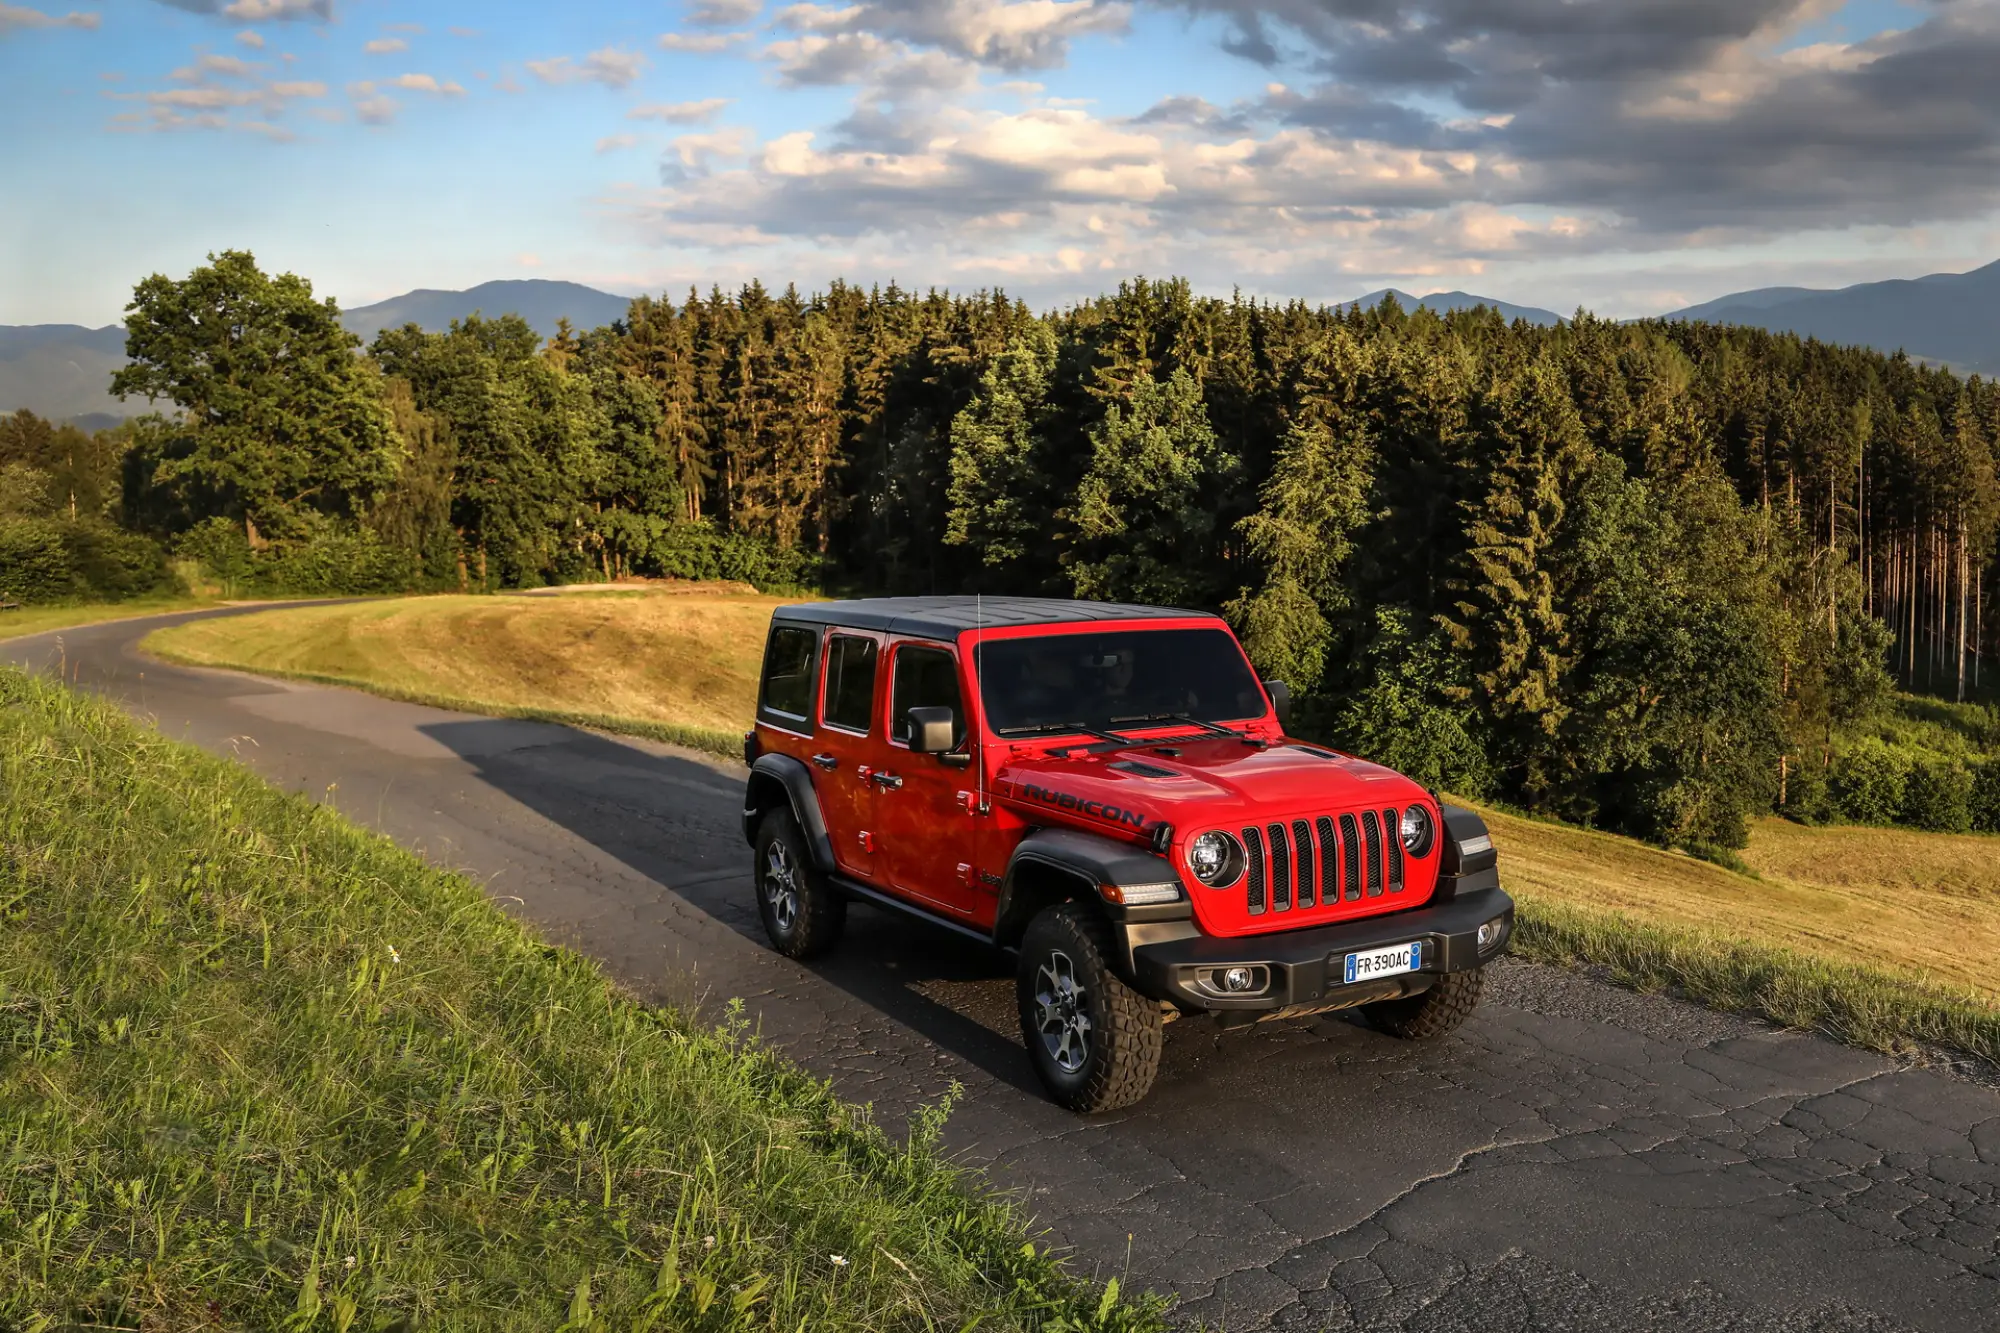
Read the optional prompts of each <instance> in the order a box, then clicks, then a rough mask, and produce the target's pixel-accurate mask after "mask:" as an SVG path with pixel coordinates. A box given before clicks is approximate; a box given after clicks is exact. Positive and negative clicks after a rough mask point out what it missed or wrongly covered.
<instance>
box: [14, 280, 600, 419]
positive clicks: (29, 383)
mask: <svg viewBox="0 0 2000 1333" xmlns="http://www.w3.org/2000/svg"><path fill="white" fill-rule="evenodd" d="M631 304H632V298H631V297H629V296H613V295H612V294H611V293H609V292H600V291H598V290H597V289H596V288H595V287H585V286H583V285H581V284H580V283H574V282H549V281H545V280H543V279H539V278H534V279H528V280H526V281H519V282H482V283H480V284H479V285H478V286H477V287H472V288H469V289H467V290H465V291H462V292H441V291H432V290H429V289H427V288H425V289H419V290H417V291H414V292H405V293H403V295H401V296H392V297H390V298H389V299H388V300H386V301H378V302H376V303H375V304H374V305H364V306H357V307H355V308H354V309H353V310H349V311H345V312H344V313H342V315H341V317H340V322H341V323H343V324H345V325H346V326H347V327H348V328H349V329H350V330H351V331H353V332H354V333H356V334H358V335H360V337H361V341H362V342H364V343H367V342H373V341H374V340H375V335H376V334H378V333H380V332H381V331H382V330H383V329H389V328H400V327H401V326H402V325H404V324H416V325H418V326H419V327H421V328H425V329H430V330H433V331H435V332H442V331H444V330H445V329H447V328H449V327H451V322H452V321H453V320H454V319H464V318H465V317H466V316H467V315H472V314H484V315H488V316H497V315H510V314H511V315H519V316H521V318H523V319H525V320H527V321H528V323H529V324H530V325H531V326H533V328H534V330H535V332H537V333H539V334H541V335H542V336H543V337H544V338H550V337H554V336H555V331H556V321H557V320H560V319H563V318H565V317H567V318H568V320H569V322H570V326H571V327H572V328H574V329H576V330H578V331H579V332H581V331H583V330H585V329H594V328H596V327H597V326H598V325H600V324H609V323H610V322H611V321H612V320H614V319H623V318H624V317H625V312H626V309H627V308H628V307H629V306H630V305H631ZM124 364H125V326H124V325H122V324H109V325H106V326H105V327H104V328H101V329H90V328H85V327H84V326H83V325H81V324H14V325H5V324H0V412H16V411H19V410H20V409H22V408H26V409H27V410H29V411H30V412H34V413H36V414H37V415H40V416H45V417H48V418H50V419H51V420H55V421H66V420H71V419H76V420H77V424H78V425H81V426H83V427H84V428H85V429H86V430H95V429H99V428H101V427H104V426H108V425H113V424H116V423H117V422H118V421H120V420H122V419H124V418H125V417H129V416H137V415H138V414H140V413H141V412H145V411H148V410H150V407H149V405H148V404H147V403H146V402H144V401H141V400H134V401H132V402H120V401H119V400H118V399H116V398H113V397H112V396H111V394H110V392H109V389H108V387H107V386H109V385H110V383H111V375H112V372H113V371H115V370H117V369H118V368H119V367H120V366H122V365H124Z"/></svg>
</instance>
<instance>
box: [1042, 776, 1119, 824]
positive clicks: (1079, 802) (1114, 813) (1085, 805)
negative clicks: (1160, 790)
mask: <svg viewBox="0 0 2000 1333" xmlns="http://www.w3.org/2000/svg"><path fill="white" fill-rule="evenodd" d="M1021 795H1022V796H1024V797H1026V798H1027V799H1028V800H1031V801H1040V802H1041V803H1042V804H1043V805H1053V806H1055V807H1056V808H1057V809H1059V810H1078V811H1081V812H1082V813H1084V814H1086V815H1095V816H1097V817H1098V818H1099V819H1108V820H1110V821H1111V822H1112V823H1114V824H1127V825H1130V826H1131V827H1132V828H1136V829H1142V828H1144V827H1146V816H1145V815H1143V814H1141V813H1140V812H1139V811H1137V810H1125V809H1122V808H1120V807H1118V806H1115V805H1107V804H1105V803H1104V802H1103V801H1092V800H1087V799H1085V798H1084V797H1081V796H1077V795H1075V794H1073V793H1071V792H1066V791H1050V790H1049V789H1048V788H1047V787H1037V786H1036V785H1035V784H1034V783H1032V782H1024V783H1022V784H1021Z"/></svg>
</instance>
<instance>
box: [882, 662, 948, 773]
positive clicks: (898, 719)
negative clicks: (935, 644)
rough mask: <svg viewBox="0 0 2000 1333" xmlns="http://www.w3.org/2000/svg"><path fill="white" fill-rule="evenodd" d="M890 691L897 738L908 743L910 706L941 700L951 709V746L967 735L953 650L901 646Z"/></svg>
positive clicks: (892, 730)
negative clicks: (892, 686)
mask: <svg viewBox="0 0 2000 1333" xmlns="http://www.w3.org/2000/svg"><path fill="white" fill-rule="evenodd" d="M890 694H891V696H892V697H891V698H890V701H889V734H890V735H891V736H892V737H894V738H895V739H896V740H899V741H902V742H903V743H905V744H908V743H909V739H910V711H909V710H910V709H912V708H927V707H934V706H936V705H938V704H943V705H944V706H945V707H946V708H949V709H950V710H951V716H952V724H951V743H952V747H953V748H954V749H956V748H957V747H958V745H959V743H960V742H962V741H963V740H964V739H965V704H964V703H963V702H962V701H961V700H960V699H959V697H958V665H957V663H956V662H955V661H954V660H953V658H952V655H951V654H950V653H948V652H945V651H944V650H942V649H940V648H914V647H903V648H898V649H897V650H896V679H895V684H894V688H893V689H892V690H891V691H890Z"/></svg>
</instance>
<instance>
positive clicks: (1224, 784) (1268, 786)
mask: <svg viewBox="0 0 2000 1333" xmlns="http://www.w3.org/2000/svg"><path fill="white" fill-rule="evenodd" d="M1064 749H1065V746H1064V745H1061V744H1058V745H1057V746H1055V747H1053V749H1051V748H1046V747H1041V746H1037V747H1035V748H1033V749H1026V750H1023V751H1017V752H1016V753H1014V754H1012V755H1009V756H1008V757H1007V758H1006V759H1005V760H1003V761H1002V762H1001V764H1000V767H999V771H998V773H997V774H996V775H995V787H996V789H997V791H998V794H999V795H1000V797H1001V799H1003V800H1006V801H1008V802H1009V803H1010V804H1012V805H1013V806H1014V807H1015V809H1016V810H1017V811H1019V812H1020V813H1021V814H1022V815H1023V816H1024V817H1027V818H1030V819H1032V820H1036V821H1038V822H1043V821H1046V820H1047V819H1048V816H1049V814H1050V813H1051V812H1052V811H1053V812H1059V813H1060V814H1062V815H1067V816H1069V817H1070V818H1071V819H1073V820H1075V821H1076V822H1078V823H1081V824H1084V825H1086V826H1090V825H1095V826H1098V827H1104V826H1107V825H1108V826H1111V827H1114V828H1117V829H1119V830H1120V831H1123V832H1125V833H1127V834H1128V835H1132V834H1139V833H1141V832H1143V831H1145V830H1147V829H1150V828H1152V827H1154V826H1155V825H1158V824H1162V823H1166V824H1172V825H1174V826H1175V827H1176V829H1177V831H1179V832H1181V833H1183V834H1185V833H1188V832H1192V831H1194V830H1196V829H1197V828H1200V827H1206V826H1210V825H1216V826H1228V825H1235V824H1241V823H1249V822H1258V821H1263V820H1269V819H1272V818H1277V817H1280V816H1286V817H1289V816H1293V815H1299V814H1307V813H1312V814H1323V813H1327V812H1329V811H1337V810H1351V809H1359V808H1361V807H1363V806H1374V807H1376V808H1381V807H1383V806H1389V805H1404V804H1407V803H1408V802H1410V801H1412V800H1418V799H1425V800H1426V803H1428V800H1427V797H1426V794H1425V793H1424V791H1423V789H1422V788H1421V787H1419V786H1418V785H1417V784H1416V783H1415V782H1412V781H1411V780H1410V779H1409V778H1406V777H1404V776H1403V775H1402V774H1400V773H1398V772H1396V771H1395V770H1394V769H1390V768H1384V767H1382V766H1381V765H1380V764H1371V763H1369V762H1368V761H1367V760H1365V759H1356V758H1354V757H1353V756H1352V755H1345V754H1340V753H1338V752H1337V751H1333V750H1328V749H1324V748H1322V747H1320V746H1316V745H1304V744H1300V743H1297V742H1291V741H1286V742H1280V743H1278V744H1274V745H1269V746H1254V745H1248V744H1245V743H1244V742H1243V741H1241V740H1237V739H1235V738H1232V737H1221V736H1218V737H1212V738H1209V737H1204V738H1202V739H1199V740H1191V741H1190V740H1171V741H1159V742H1152V743H1149V744H1145V745H1135V746H1132V747H1130V748H1127V749H1122V750H1114V751H1111V752H1110V753H1106V754H1078V755H1075V756H1073V757H1072V756H1066V755H1064V753H1063V752H1064Z"/></svg>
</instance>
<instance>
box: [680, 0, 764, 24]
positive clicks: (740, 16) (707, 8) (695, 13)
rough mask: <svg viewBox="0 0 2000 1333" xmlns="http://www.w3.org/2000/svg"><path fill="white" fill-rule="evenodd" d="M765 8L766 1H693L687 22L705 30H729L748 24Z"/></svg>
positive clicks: (689, 7)
mask: <svg viewBox="0 0 2000 1333" xmlns="http://www.w3.org/2000/svg"><path fill="white" fill-rule="evenodd" d="M763 7H764V0H691V3H690V4H689V5H688V7H687V9H688V13H687V21H688V22H689V23H692V24H694V25H696V26H697V27H703V28H728V27H733V26H735V25H736V24H739V23H748V22H749V21H750V20H751V19H754V18H756V17H757V12H758V11H759V10H761V9H762V8H763Z"/></svg>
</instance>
